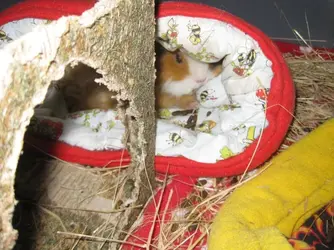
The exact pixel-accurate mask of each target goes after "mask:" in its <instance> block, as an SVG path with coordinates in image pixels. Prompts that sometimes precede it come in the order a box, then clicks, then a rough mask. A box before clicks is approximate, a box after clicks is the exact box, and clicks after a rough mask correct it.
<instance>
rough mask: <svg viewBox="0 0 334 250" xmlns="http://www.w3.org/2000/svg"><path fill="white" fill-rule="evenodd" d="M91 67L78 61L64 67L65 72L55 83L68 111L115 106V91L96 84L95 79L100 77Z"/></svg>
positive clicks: (111, 107)
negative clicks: (72, 65)
mask: <svg viewBox="0 0 334 250" xmlns="http://www.w3.org/2000/svg"><path fill="white" fill-rule="evenodd" d="M101 77H102V75H100V74H98V73H97V72H96V71H95V70H94V69H93V68H91V67H88V66H86V65H85V64H82V63H78V64H77V65H76V66H74V67H73V68H72V67H66V68H65V74H64V76H63V78H61V79H60V80H59V81H58V82H57V83H56V84H57V86H58V88H59V89H60V91H61V92H62V94H63V96H64V99H65V102H66V104H67V109H68V111H69V112H70V113H72V112H77V111H82V110H90V109H113V108H116V105H117V100H116V98H113V96H115V95H116V93H115V92H113V91H110V90H109V89H108V88H107V86H105V85H104V84H98V83H96V82H95V79H98V78H101Z"/></svg>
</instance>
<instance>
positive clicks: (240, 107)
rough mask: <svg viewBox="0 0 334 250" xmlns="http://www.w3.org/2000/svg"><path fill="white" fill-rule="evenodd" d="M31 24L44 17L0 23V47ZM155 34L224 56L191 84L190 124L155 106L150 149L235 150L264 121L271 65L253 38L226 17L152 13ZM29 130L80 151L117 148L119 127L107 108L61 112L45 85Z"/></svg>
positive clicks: (185, 152)
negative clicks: (193, 110)
mask: <svg viewBox="0 0 334 250" xmlns="http://www.w3.org/2000/svg"><path fill="white" fill-rule="evenodd" d="M36 23H46V21H45V20H37V21H36V19H23V20H20V21H16V22H12V23H9V24H6V25H4V26H2V27H1V30H2V31H3V32H5V34H6V35H7V37H6V39H5V38H3V39H1V41H0V48H1V47H3V46H5V44H7V43H8V42H10V41H11V40H13V39H17V38H18V37H19V36H21V35H22V34H24V33H27V32H29V31H30V30H31V29H32V27H33V26H35V24H36ZM158 36H159V37H160V38H161V39H162V40H163V42H162V44H163V46H165V48H167V49H169V50H173V49H175V48H178V47H182V50H183V51H185V52H186V53H188V54H189V55H191V56H193V57H194V58H197V59H199V60H202V61H206V62H216V61H219V60H220V59H221V58H223V57H224V56H226V55H227V56H226V58H225V60H224V62H223V66H224V70H223V73H222V74H221V75H219V76H218V77H216V78H214V79H213V80H211V81H210V82H208V83H207V84H206V85H204V86H203V87H202V88H200V89H199V90H198V91H197V98H198V100H199V102H200V103H201V106H200V108H199V110H198V112H197V122H196V127H195V130H190V129H186V128H183V127H182V125H185V124H187V123H188V122H189V120H191V119H190V118H191V116H192V115H194V114H188V115H183V116H174V115H173V112H174V111H176V110H161V111H160V113H161V116H162V117H163V118H164V119H159V120H158V123H157V138H156V154H157V155H164V156H184V157H186V158H189V159H192V160H194V161H198V162H204V163H215V162H216V161H218V160H222V159H226V158H228V157H231V156H233V155H236V154H238V153H240V152H242V151H243V150H244V149H245V147H247V146H248V145H249V144H250V143H252V141H254V139H256V138H257V137H258V136H259V135H260V133H261V131H262V129H263V128H265V127H266V126H268V125H269V124H268V122H267V120H266V118H265V107H266V97H267V95H268V93H269V90H270V83H271V79H272V77H273V71H272V69H271V62H270V61H269V60H268V59H267V58H266V57H265V55H264V54H263V52H262V50H261V49H260V48H259V45H258V43H257V42H256V41H254V40H253V39H252V38H251V37H249V36H248V35H246V34H245V33H243V32H241V31H240V30H238V29H236V28H234V27H232V26H231V25H230V24H226V23H223V22H220V21H216V20H211V19H203V18H191V17H183V16H174V17H164V18H160V19H159V22H158ZM51 116H53V117H51ZM45 120H49V121H50V122H51V123H48V124H49V125H48V126H50V130H47V131H46V130H43V129H42V128H41V126H46V125H45V122H44V123H43V122H42V121H45ZM52 121H53V122H54V123H52ZM54 125H55V126H54ZM56 125H57V126H58V125H59V126H58V127H57V126H56ZM180 125H181V126H180ZM51 127H52V128H55V127H57V128H58V130H57V132H56V133H59V134H58V136H56V137H53V136H54V132H55V131H54V130H52V129H51ZM60 127H62V129H59V128H60ZM28 131H29V130H28ZM30 131H34V132H35V133H41V134H43V135H44V136H49V137H52V138H56V139H58V140H60V141H63V142H66V143H68V144H70V145H73V146H78V147H82V148H85V149H88V150H105V149H107V150H119V149H121V148H123V147H124V145H123V144H122V142H121V139H122V136H123V133H124V126H123V124H122V123H121V122H120V121H119V120H118V119H117V114H116V112H115V111H113V110H108V111H102V110H90V111H84V112H78V113H75V114H66V110H65V106H64V101H63V100H62V97H61V96H60V94H59V93H58V92H57V90H56V89H52V88H51V89H50V92H49V95H48V97H47V100H46V101H45V103H44V105H42V106H41V107H39V108H37V109H36V113H35V121H34V123H33V124H31V127H30ZM41 131H43V132H41ZM51 135H52V136H51Z"/></svg>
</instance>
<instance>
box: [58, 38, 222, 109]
mask: <svg viewBox="0 0 334 250" xmlns="http://www.w3.org/2000/svg"><path fill="white" fill-rule="evenodd" d="M156 54H157V59H156V69H157V78H156V82H155V85H156V93H155V94H156V107H157V108H172V107H175V108H181V109H193V108H196V107H197V106H198V102H197V100H196V96H195V91H196V90H197V89H198V88H199V87H201V86H203V85H204V84H206V83H207V82H208V81H209V80H210V79H212V78H214V77H215V76H217V75H219V74H220V73H221V71H222V64H221V62H219V63H215V64H209V63H203V62H200V61H197V60H194V59H193V58H191V57H190V56H188V55H186V54H185V53H183V52H181V51H180V50H178V51H175V52H170V51H167V50H166V49H164V48H163V47H162V46H161V45H160V44H156ZM101 77H102V76H101V75H100V74H98V73H96V71H95V70H94V69H92V68H90V67H87V66H86V65H84V64H81V63H79V64H78V65H76V66H75V67H74V68H70V67H67V68H66V70H65V74H64V77H63V78H62V79H60V80H59V81H58V82H57V86H58V87H59V89H60V90H61V91H62V93H63V95H64V98H65V101H66V103H67V106H68V110H69V112H76V111H80V110H89V109H97V108H99V109H114V108H115V107H116V105H117V101H116V99H115V98H113V96H115V94H116V93H115V92H112V91H110V90H109V89H108V88H107V87H106V86H105V85H103V84H97V83H96V82H95V81H94V80H95V79H97V78H101Z"/></svg>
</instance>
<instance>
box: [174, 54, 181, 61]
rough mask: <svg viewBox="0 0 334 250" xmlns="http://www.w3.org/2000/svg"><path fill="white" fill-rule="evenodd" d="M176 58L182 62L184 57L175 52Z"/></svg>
mask: <svg viewBox="0 0 334 250" xmlns="http://www.w3.org/2000/svg"><path fill="white" fill-rule="evenodd" d="M175 59H176V62H177V63H182V57H181V55H180V53H176V54H175Z"/></svg>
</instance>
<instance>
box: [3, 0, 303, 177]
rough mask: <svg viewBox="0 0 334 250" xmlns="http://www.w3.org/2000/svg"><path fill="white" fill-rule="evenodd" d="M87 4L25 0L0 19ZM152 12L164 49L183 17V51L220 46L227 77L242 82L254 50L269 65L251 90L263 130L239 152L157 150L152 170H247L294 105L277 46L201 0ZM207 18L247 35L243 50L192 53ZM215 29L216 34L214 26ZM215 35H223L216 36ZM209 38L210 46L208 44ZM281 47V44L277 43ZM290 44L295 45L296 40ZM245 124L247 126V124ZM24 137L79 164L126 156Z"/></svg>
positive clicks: (278, 134)
mask: <svg viewBox="0 0 334 250" xmlns="http://www.w3.org/2000/svg"><path fill="white" fill-rule="evenodd" d="M93 4H94V1H80V0H77V1H70V2H68V1H66V0H57V1H51V2H50V1H46V0H27V1H25V2H22V3H20V4H17V5H15V6H13V7H12V8H10V9H8V10H6V11H4V12H2V13H0V24H1V25H4V24H7V23H10V22H12V21H17V20H22V19H25V18H37V19H47V20H55V19H57V18H59V17H61V16H64V15H65V16H66V15H80V14H81V13H82V12H83V11H84V10H86V9H89V8H91V7H92V6H93ZM157 18H158V23H160V24H161V25H160V24H159V25H160V26H159V28H161V29H162V31H161V32H160V33H159V34H160V35H159V36H160V40H161V41H162V44H163V45H164V46H165V47H166V49H170V50H172V49H173V48H174V46H175V45H178V44H177V41H176V40H175V39H174V38H175V35H176V36H177V35H179V34H178V32H176V33H173V27H174V28H175V27H176V26H177V27H178V28H180V29H182V28H181V26H182V24H185V22H187V25H184V28H185V27H188V31H189V34H190V37H183V39H186V40H187V39H188V40H187V41H190V43H191V44H190V43H189V44H187V42H185V43H184V46H183V47H184V50H185V51H186V52H189V53H190V54H192V55H193V56H195V57H198V58H199V59H201V60H203V61H208V62H214V61H217V60H218V59H221V58H223V57H224V56H225V55H226V51H228V54H229V55H230V59H229V61H228V64H225V65H224V67H225V68H227V69H230V73H231V72H232V73H233V72H234V73H235V76H233V77H237V78H238V79H241V81H243V84H245V83H246V82H247V81H246V80H247V77H249V76H250V75H251V74H252V72H253V71H254V72H255V71H256V69H254V70H253V69H252V67H253V66H254V65H255V66H254V67H256V63H254V62H252V57H254V55H255V53H258V55H260V56H258V57H261V56H262V59H263V58H264V59H263V60H262V61H263V62H262V63H263V65H265V64H267V67H268V68H270V70H272V75H271V76H269V77H270V81H268V82H266V83H265V84H264V85H265V86H264V87H263V88H261V89H259V88H258V89H257V90H256V89H255V90H256V91H255V90H254V93H255V94H256V95H257V96H258V97H259V98H260V99H261V100H260V101H262V102H261V105H262V106H263V110H264V114H265V118H266V123H267V124H268V125H267V126H266V127H265V128H264V129H263V130H260V131H257V138H256V139H254V138H253V139H254V140H251V141H250V142H248V145H247V147H245V148H244V149H243V150H241V151H240V150H239V151H240V152H238V153H237V154H236V153H233V152H230V150H227V151H224V150H223V149H222V150H221V155H223V156H224V155H226V154H227V155H228V157H226V158H223V159H222V158H221V159H217V162H215V163H203V162H199V161H195V160H191V159H189V158H187V157H179V156H162V155H159V154H157V156H156V161H155V162H156V170H157V171H158V172H163V173H164V172H166V171H167V170H168V172H169V173H172V174H184V175H189V176H194V177H198V176H219V177H222V176H231V175H238V174H241V173H243V172H244V171H245V170H246V169H248V170H251V169H254V168H256V167H258V166H259V165H261V164H262V163H264V162H265V161H266V160H267V159H269V158H270V157H271V156H272V155H273V154H274V153H275V151H276V150H277V149H278V148H279V146H280V145H281V143H282V141H283V139H284V137H285V135H286V133H287V130H288V127H289V125H290V122H291V120H292V113H293V111H294V105H295V90H294V85H293V82H292V78H291V76H290V73H289V70H288V67H287V65H286V63H285V61H284V59H283V57H282V55H281V52H280V51H279V49H278V47H277V46H276V45H275V44H274V43H273V42H272V41H271V40H270V39H269V38H268V37H267V36H266V35H265V34H263V33H262V32H261V31H260V30H258V29H257V28H255V27H253V26H252V25H250V24H248V23H246V22H245V21H243V20H242V19H240V18H238V17H235V16H233V15H231V14H229V13H227V12H225V11H222V10H219V9H216V8H212V7H209V6H206V5H200V4H192V3H185V2H168V3H163V4H161V5H160V6H159V8H158V12H157ZM194 18H195V19H194ZM188 19H189V20H190V21H189V20H188ZM171 20H172V21H171ZM203 20H206V21H205V22H207V23H204V24H203V23H202V21H203ZM178 22H179V23H178ZM191 22H192V23H191ZM194 22H195V23H194ZM212 23H214V24H215V25H218V26H219V25H220V26H219V27H220V28H221V29H226V30H227V31H229V30H228V29H233V30H235V31H236V32H235V33H233V36H231V38H230V39H231V40H230V41H231V44H232V41H236V43H238V42H239V41H240V39H239V40H238V39H237V38H236V37H238V36H241V35H243V36H247V37H248V40H250V41H251V43H252V45H250V46H249V47H248V45H247V44H245V45H244V44H242V46H241V45H240V46H241V47H243V48H244V50H243V51H239V49H238V48H239V47H240V46H239V47H234V46H237V45H234V44H232V45H231V44H228V46H227V47H228V49H226V51H224V48H219V49H217V50H216V51H215V53H216V52H217V53H216V54H215V53H209V52H208V51H206V54H205V55H203V54H199V53H197V54H196V53H195V52H196V51H194V50H193V48H194V47H191V46H193V45H194V46H195V45H196V41H197V39H198V37H199V33H196V28H198V27H202V31H203V26H205V25H211V24H212ZM173 25H174V26H173ZM175 25H176V26H175ZM178 25H179V26H178ZM201 25H202V26H201ZM218 26H215V27H218ZM163 29H166V30H163ZM204 29H205V28H204ZM217 30H218V28H217ZM215 34H219V32H216V33H215ZM201 35H203V34H201ZM204 36H205V35H204ZM221 39H225V38H224V37H222V38H221ZM233 39H234V40H233ZM181 40H182V38H181ZM202 40H203V37H202ZM214 42H215V41H214ZM214 42H212V44H214ZM197 43H200V41H197ZM212 44H211V47H212V46H213V45H212ZM221 46H223V45H221ZM252 46H255V47H256V48H257V49H258V52H254V51H255V50H253V47H252ZM209 47H210V46H208V48H209ZM218 47H219V46H218ZM218 47H217V48H218ZM282 48H287V47H284V46H282ZM292 48H293V47H292ZM294 48H296V49H297V50H298V47H297V46H296V47H294ZM253 52H254V53H253ZM285 52H286V51H285ZM208 55H209V56H208ZM210 55H211V56H210ZM268 62H270V63H268ZM231 65H232V66H231ZM232 73H231V74H232ZM261 74H262V73H261ZM229 77H231V75H230V76H228V77H226V78H225V80H226V79H227V80H226V81H228V79H231V78H229ZM233 77H232V78H233ZM267 77H268V76H267ZM245 79H246V80H245ZM254 79H255V78H254ZM254 79H253V80H254ZM266 79H269V78H266ZM227 85H228V84H227ZM245 86H247V85H245ZM227 88H228V86H227ZM267 89H270V91H269V92H268V93H267V92H266V91H267ZM232 92H233V91H232ZM236 94H240V93H236ZM264 97H265V98H264ZM224 107H225V106H224ZM249 126H250V127H252V126H251V125H249ZM247 129H249V127H247ZM247 129H246V130H245V131H244V133H245V134H247ZM26 140H27V141H28V142H29V145H35V146H36V147H39V148H42V149H43V150H44V151H46V152H47V153H49V154H51V155H54V156H55V157H58V158H60V159H63V160H65V161H69V162H76V163H79V164H83V165H91V166H96V167H104V166H109V167H113V166H121V165H126V164H128V163H129V162H130V157H129V155H128V153H127V152H126V151H124V150H117V151H110V150H97V151H96V150H95V151H93V150H88V149H84V148H82V147H78V146H71V145H70V144H68V143H64V142H61V141H57V140H56V141H55V140H46V139H40V138H37V137H33V136H31V135H29V134H27V135H26ZM232 151H233V150H232Z"/></svg>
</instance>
